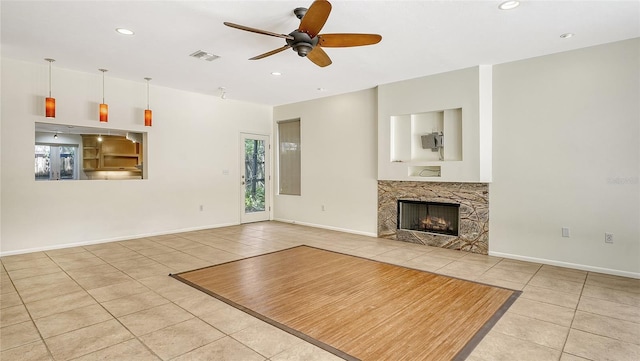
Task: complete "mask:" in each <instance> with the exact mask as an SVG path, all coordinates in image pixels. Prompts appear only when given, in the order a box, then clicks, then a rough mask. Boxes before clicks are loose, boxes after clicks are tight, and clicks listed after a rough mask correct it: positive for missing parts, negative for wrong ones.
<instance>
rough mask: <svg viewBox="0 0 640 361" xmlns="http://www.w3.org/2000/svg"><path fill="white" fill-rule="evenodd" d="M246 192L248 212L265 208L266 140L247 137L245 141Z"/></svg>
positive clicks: (245, 200)
mask: <svg viewBox="0 0 640 361" xmlns="http://www.w3.org/2000/svg"><path fill="white" fill-rule="evenodd" d="M244 154H245V160H244V168H245V177H246V179H245V187H246V188H245V192H244V208H245V212H246V213H252V212H262V211H264V210H265V201H264V197H265V169H264V168H265V167H264V162H265V149H264V141H262V140H258V139H245V142H244Z"/></svg>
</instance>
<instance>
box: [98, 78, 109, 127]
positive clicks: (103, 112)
mask: <svg viewBox="0 0 640 361" xmlns="http://www.w3.org/2000/svg"><path fill="white" fill-rule="evenodd" d="M98 70H100V71H101V72H102V103H101V104H100V121H101V122H103V123H106V122H108V121H109V106H108V105H107V104H105V102H104V73H106V72H107V71H108V70H107V69H98Z"/></svg>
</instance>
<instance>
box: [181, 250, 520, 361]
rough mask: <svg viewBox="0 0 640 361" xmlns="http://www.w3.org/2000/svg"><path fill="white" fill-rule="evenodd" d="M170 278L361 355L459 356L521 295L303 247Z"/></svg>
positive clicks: (340, 351) (300, 333)
mask: <svg viewBox="0 0 640 361" xmlns="http://www.w3.org/2000/svg"><path fill="white" fill-rule="evenodd" d="M173 277H175V278H177V279H179V280H181V281H183V282H185V283H187V284H190V285H192V286H194V287H197V288H199V289H201V290H202V291H205V292H207V293H208V294H210V295H212V296H214V297H217V298H219V299H221V300H223V301H225V302H228V303H230V304H232V305H234V306H236V307H238V308H240V309H243V310H245V311H247V312H249V313H251V314H253V315H255V316H257V317H260V318H262V319H264V320H265V321H267V322H270V323H272V324H275V325H276V326H279V327H282V328H283V329H285V330H287V331H289V332H292V333H294V334H296V335H298V336H300V337H302V338H304V339H306V340H307V341H311V342H313V343H315V344H317V345H318V346H320V347H323V348H325V349H327V350H329V351H331V352H334V353H335V354H337V355H338V356H341V357H343V358H347V359H360V360H412V361H416V360H453V359H456V358H458V357H460V358H464V357H465V355H467V354H468V353H470V351H471V350H472V349H473V346H474V345H475V344H476V343H477V342H479V340H480V338H481V337H482V335H484V333H486V332H487V331H488V330H489V328H490V327H491V326H492V325H493V323H495V321H497V318H499V316H500V315H501V314H502V313H503V312H504V310H505V309H506V308H507V307H508V306H509V305H510V304H511V303H512V302H513V301H514V300H515V297H517V294H518V293H517V292H515V291H512V290H507V289H503V288H498V287H492V286H488V285H484V284H479V283H474V282H470V281H464V280H460V279H455V278H450V277H446V276H442V275H437V274H433V273H429V272H423V271H419V270H415V269H410V268H405V267H401V266H396V265H392V264H387V263H382V262H376V261H372V260H368V259H364V258H360V257H355V256H349V255H345V254H340V253H335V252H331V251H325V250H321V249H317V248H313V247H307V246H299V247H294V248H290V249H286V250H283V251H279V252H274V253H269V254H265V255H261V256H256V257H251V258H246V259H242V260H238V261H233V262H229V263H224V264H220V265H216V266H212V267H207V268H203V269H199V270H195V271H189V272H184V273H181V274H179V275H173ZM465 347H466V348H465Z"/></svg>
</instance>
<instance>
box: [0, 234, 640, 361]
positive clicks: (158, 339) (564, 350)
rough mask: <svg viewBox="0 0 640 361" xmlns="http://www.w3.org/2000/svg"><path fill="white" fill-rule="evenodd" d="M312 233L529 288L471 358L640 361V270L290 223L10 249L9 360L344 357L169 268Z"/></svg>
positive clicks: (419, 264)
mask: <svg viewBox="0 0 640 361" xmlns="http://www.w3.org/2000/svg"><path fill="white" fill-rule="evenodd" d="M301 244H307V245H310V246H315V247H319V248H324V249H329V250H334V251H338V252H343V253H347V254H353V255H357V256H362V257H367V258H371V259H375V260H380V261H384V262H390V263H395V264H399V265H405V266H408V267H412V268H417V269H422V270H425V271H431V272H436V273H440V274H445V275H450V276H454V277H458V278H463V279H468V280H474V281H478V282H483V283H488V284H493V285H497V286H502V287H508V288H512V289H517V290H522V291H523V293H522V295H521V296H520V298H519V299H518V300H517V301H516V302H515V303H514V304H513V306H512V307H511V308H510V309H509V310H508V311H507V312H506V313H505V315H504V316H503V317H502V318H501V319H500V321H499V322H498V323H497V324H496V325H495V326H494V327H493V329H492V330H491V331H490V332H489V333H488V335H487V336H486V337H485V338H484V339H483V341H482V342H481V343H480V344H479V345H478V347H476V349H475V350H474V352H473V353H472V354H471V355H470V356H469V358H468V360H472V361H479V360H487V361H488V360H508V361H513V360H536V361H543V360H561V361H576V360H617V361H624V360H640V280H638V279H630V278H623V277H616V276H610V275H604V274H597V273H591V272H585V271H579V270H574V269H567V268H560V267H553V266H547V265H540V264H535V263H528V262H521V261H515V260H510V259H502V258H497V257H490V256H482V255H476V254H468V253H463V252H457V251H451V250H446V249H439V248H432V247H427V246H421V245H413V244H409V243H403V242H398V241H390V240H384V239H377V238H372V237H366V236H359V235H353V234H346V233H340V232H335V231H329V230H323V229H317V228H310V227H303V226H298V225H291V224H285V223H279V222H261V223H253V224H247V225H242V226H233V227H225V228H217V229H210V230H202V231H196V232H187V233H180V234H172V235H163V236H157V237H149V238H142V239H132V240H128V241H122V242H111V243H103V244H96V245H91V246H84V247H73V248H65V249H59V250H54V251H46V252H35V253H29V254H23V255H16V256H8V257H3V258H2V259H1V261H2V269H1V272H0V277H1V283H0V286H1V296H0V305H1V310H0V315H1V318H0V325H1V328H0V331H1V332H0V350H1V354H0V359H1V360H15V361H18V360H159V359H161V360H241V361H251V360H272V361H285V360H301V361H302V360H304V361H313V360H328V361H331V360H338V359H339V358H337V357H336V356H334V355H332V354H329V353H327V352H325V351H324V350H321V349H319V348H318V347H315V346H313V345H311V344H308V343H306V342H304V341H302V340H300V339H298V338H296V337H294V336H292V335H290V334H288V333H286V332H283V331H281V330H279V329H277V328H274V327H273V326H270V325H268V324H266V323H264V322H262V321H260V320H258V319H255V318H253V317H251V316H249V315H247V314H245V313H243V312H241V311H238V310H237V309H235V308H232V307H230V306H228V305H226V304H224V303H222V302H220V301H218V300H216V299H214V298H212V297H209V296H207V295H205V294H203V293H201V292H199V291H197V290H195V289H193V288H191V287H188V286H186V285H184V284H182V283H181V282H179V281H176V280H174V279H173V278H171V277H168V276H167V275H168V274H169V273H176V272H181V271H187V270H191V269H194V268H199V267H205V266H208V265H212V264H216V263H221V262H228V261H231V260H235V259H240V258H244V257H247V256H253V255H258V254H262V253H265V252H272V251H276V250H280V249H284V248H288V247H292V246H296V245H301ZM292 271H293V270H292Z"/></svg>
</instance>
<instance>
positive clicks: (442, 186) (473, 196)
mask: <svg viewBox="0 0 640 361" xmlns="http://www.w3.org/2000/svg"><path fill="white" fill-rule="evenodd" d="M454 212H455V213H454ZM378 237H382V238H388V239H395V240H398V241H405V242H411V243H418V244H424V245H428V246H434V247H441V248H448V249H455V250H462V251H467V252H473V253H480V254H487V252H488V249H489V186H488V184H486V183H443V182H412V181H378Z"/></svg>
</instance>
